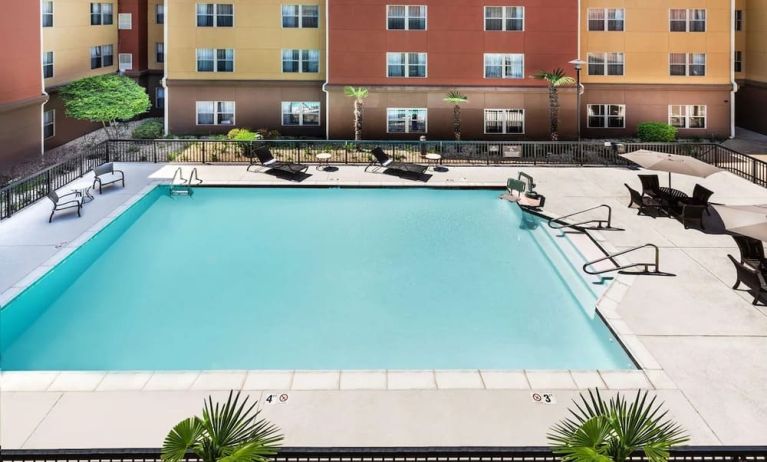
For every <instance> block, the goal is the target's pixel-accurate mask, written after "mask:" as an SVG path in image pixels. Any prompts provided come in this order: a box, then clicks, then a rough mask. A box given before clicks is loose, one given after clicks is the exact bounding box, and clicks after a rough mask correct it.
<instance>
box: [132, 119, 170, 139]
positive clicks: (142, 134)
mask: <svg viewBox="0 0 767 462" xmlns="http://www.w3.org/2000/svg"><path fill="white" fill-rule="evenodd" d="M164 130H165V127H164V126H163V123H162V122H161V121H159V120H157V119H148V120H145V121H143V122H141V123H140V124H139V126H138V127H136V128H134V129H133V138H136V139H139V140H156V139H158V138H162V137H163V132H164Z"/></svg>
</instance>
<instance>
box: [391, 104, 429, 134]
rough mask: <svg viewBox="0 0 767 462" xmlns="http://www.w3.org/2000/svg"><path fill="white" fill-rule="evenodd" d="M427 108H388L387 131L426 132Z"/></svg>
mask: <svg viewBox="0 0 767 462" xmlns="http://www.w3.org/2000/svg"><path fill="white" fill-rule="evenodd" d="M426 114H427V112H426V109H425V108H419V109H400V108H387V109H386V132H387V133H426Z"/></svg>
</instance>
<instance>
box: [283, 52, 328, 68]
mask: <svg viewBox="0 0 767 462" xmlns="http://www.w3.org/2000/svg"><path fill="white" fill-rule="evenodd" d="M319 71H320V51H319V50H282V72H310V73H314V72H319Z"/></svg>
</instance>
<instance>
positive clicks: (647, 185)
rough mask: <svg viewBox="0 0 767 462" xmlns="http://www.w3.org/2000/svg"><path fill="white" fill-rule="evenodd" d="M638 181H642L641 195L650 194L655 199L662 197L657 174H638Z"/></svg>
mask: <svg viewBox="0 0 767 462" xmlns="http://www.w3.org/2000/svg"><path fill="white" fill-rule="evenodd" d="M639 181H641V182H642V197H644V196H650V197H654V198H656V199H662V198H663V193H662V192H661V190H660V179H659V178H658V175H639Z"/></svg>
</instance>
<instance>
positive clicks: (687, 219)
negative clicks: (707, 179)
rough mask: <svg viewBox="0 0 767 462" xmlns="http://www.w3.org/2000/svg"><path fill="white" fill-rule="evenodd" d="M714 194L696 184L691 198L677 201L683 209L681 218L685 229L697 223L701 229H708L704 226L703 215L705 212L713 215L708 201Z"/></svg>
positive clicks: (680, 214)
mask: <svg viewBox="0 0 767 462" xmlns="http://www.w3.org/2000/svg"><path fill="white" fill-rule="evenodd" d="M713 194H714V191H711V190H710V189H707V188H704V187H703V186H701V185H699V184H696V185H695V189H693V191H692V196H691V197H682V198H679V199H677V203H678V206H679V207H681V213H679V216H680V218H681V219H682V224H683V225H684V228H685V229H687V228H689V227H690V223H691V222H695V223H697V224H698V225H699V226H700V228H701V229H706V228H705V226H703V213H704V212H705V213H706V214H707V215H709V216H710V215H711V210H709V208H708V199H709V198H710V197H711V196H712V195H713ZM677 211H678V209H677Z"/></svg>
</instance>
